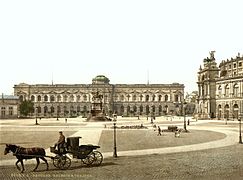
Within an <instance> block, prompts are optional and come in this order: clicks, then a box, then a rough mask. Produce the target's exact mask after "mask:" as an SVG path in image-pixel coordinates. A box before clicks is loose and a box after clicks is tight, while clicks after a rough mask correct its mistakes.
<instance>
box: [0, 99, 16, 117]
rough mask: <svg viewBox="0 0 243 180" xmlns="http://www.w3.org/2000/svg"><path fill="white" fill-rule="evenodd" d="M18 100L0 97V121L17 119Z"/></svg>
mask: <svg viewBox="0 0 243 180" xmlns="http://www.w3.org/2000/svg"><path fill="white" fill-rule="evenodd" d="M18 105H19V98H18V97H17V96H11V95H2V96H1V97H0V110H1V112H0V119H10V118H13V119H14V118H17V117H18Z"/></svg>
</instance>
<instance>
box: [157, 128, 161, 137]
mask: <svg viewBox="0 0 243 180" xmlns="http://www.w3.org/2000/svg"><path fill="white" fill-rule="evenodd" d="M157 136H161V129H160V127H159V126H158V134H157Z"/></svg>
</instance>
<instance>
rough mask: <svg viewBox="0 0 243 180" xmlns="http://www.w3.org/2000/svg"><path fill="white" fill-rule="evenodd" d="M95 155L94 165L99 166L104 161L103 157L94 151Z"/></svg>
mask: <svg viewBox="0 0 243 180" xmlns="http://www.w3.org/2000/svg"><path fill="white" fill-rule="evenodd" d="M94 155H95V158H94V162H93V165H94V166H99V165H100V164H101V163H102V161H103V155H102V154H101V152H99V151H94Z"/></svg>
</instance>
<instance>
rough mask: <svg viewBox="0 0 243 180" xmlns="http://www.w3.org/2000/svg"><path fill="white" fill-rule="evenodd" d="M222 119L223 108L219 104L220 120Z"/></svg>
mask: <svg viewBox="0 0 243 180" xmlns="http://www.w3.org/2000/svg"><path fill="white" fill-rule="evenodd" d="M221 118H222V106H221V105H220V104H219V105H218V119H221Z"/></svg>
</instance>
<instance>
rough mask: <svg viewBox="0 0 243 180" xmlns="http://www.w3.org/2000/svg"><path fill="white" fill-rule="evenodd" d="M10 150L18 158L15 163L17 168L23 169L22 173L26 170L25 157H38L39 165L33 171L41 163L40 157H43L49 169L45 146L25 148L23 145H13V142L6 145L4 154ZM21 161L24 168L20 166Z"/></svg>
mask: <svg viewBox="0 0 243 180" xmlns="http://www.w3.org/2000/svg"><path fill="white" fill-rule="evenodd" d="M10 151H11V152H12V153H13V155H14V156H16V158H17V159H18V160H17V162H16V163H15V165H16V167H17V169H18V170H19V171H21V173H22V172H24V170H25V169H24V163H23V159H32V158H36V162H37V165H36V167H35V169H34V170H33V171H35V170H36V169H37V168H38V166H39V164H40V160H39V158H40V159H42V160H43V161H44V162H45V163H46V170H48V168H49V166H48V163H47V160H46V159H45V157H44V156H45V155H46V152H45V150H44V149H43V148H39V147H33V148H23V147H20V146H16V145H13V144H6V147H5V150H4V155H6V154H8V153H10ZM19 162H20V163H21V165H22V170H21V169H20V167H19V166H18V163H19Z"/></svg>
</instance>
